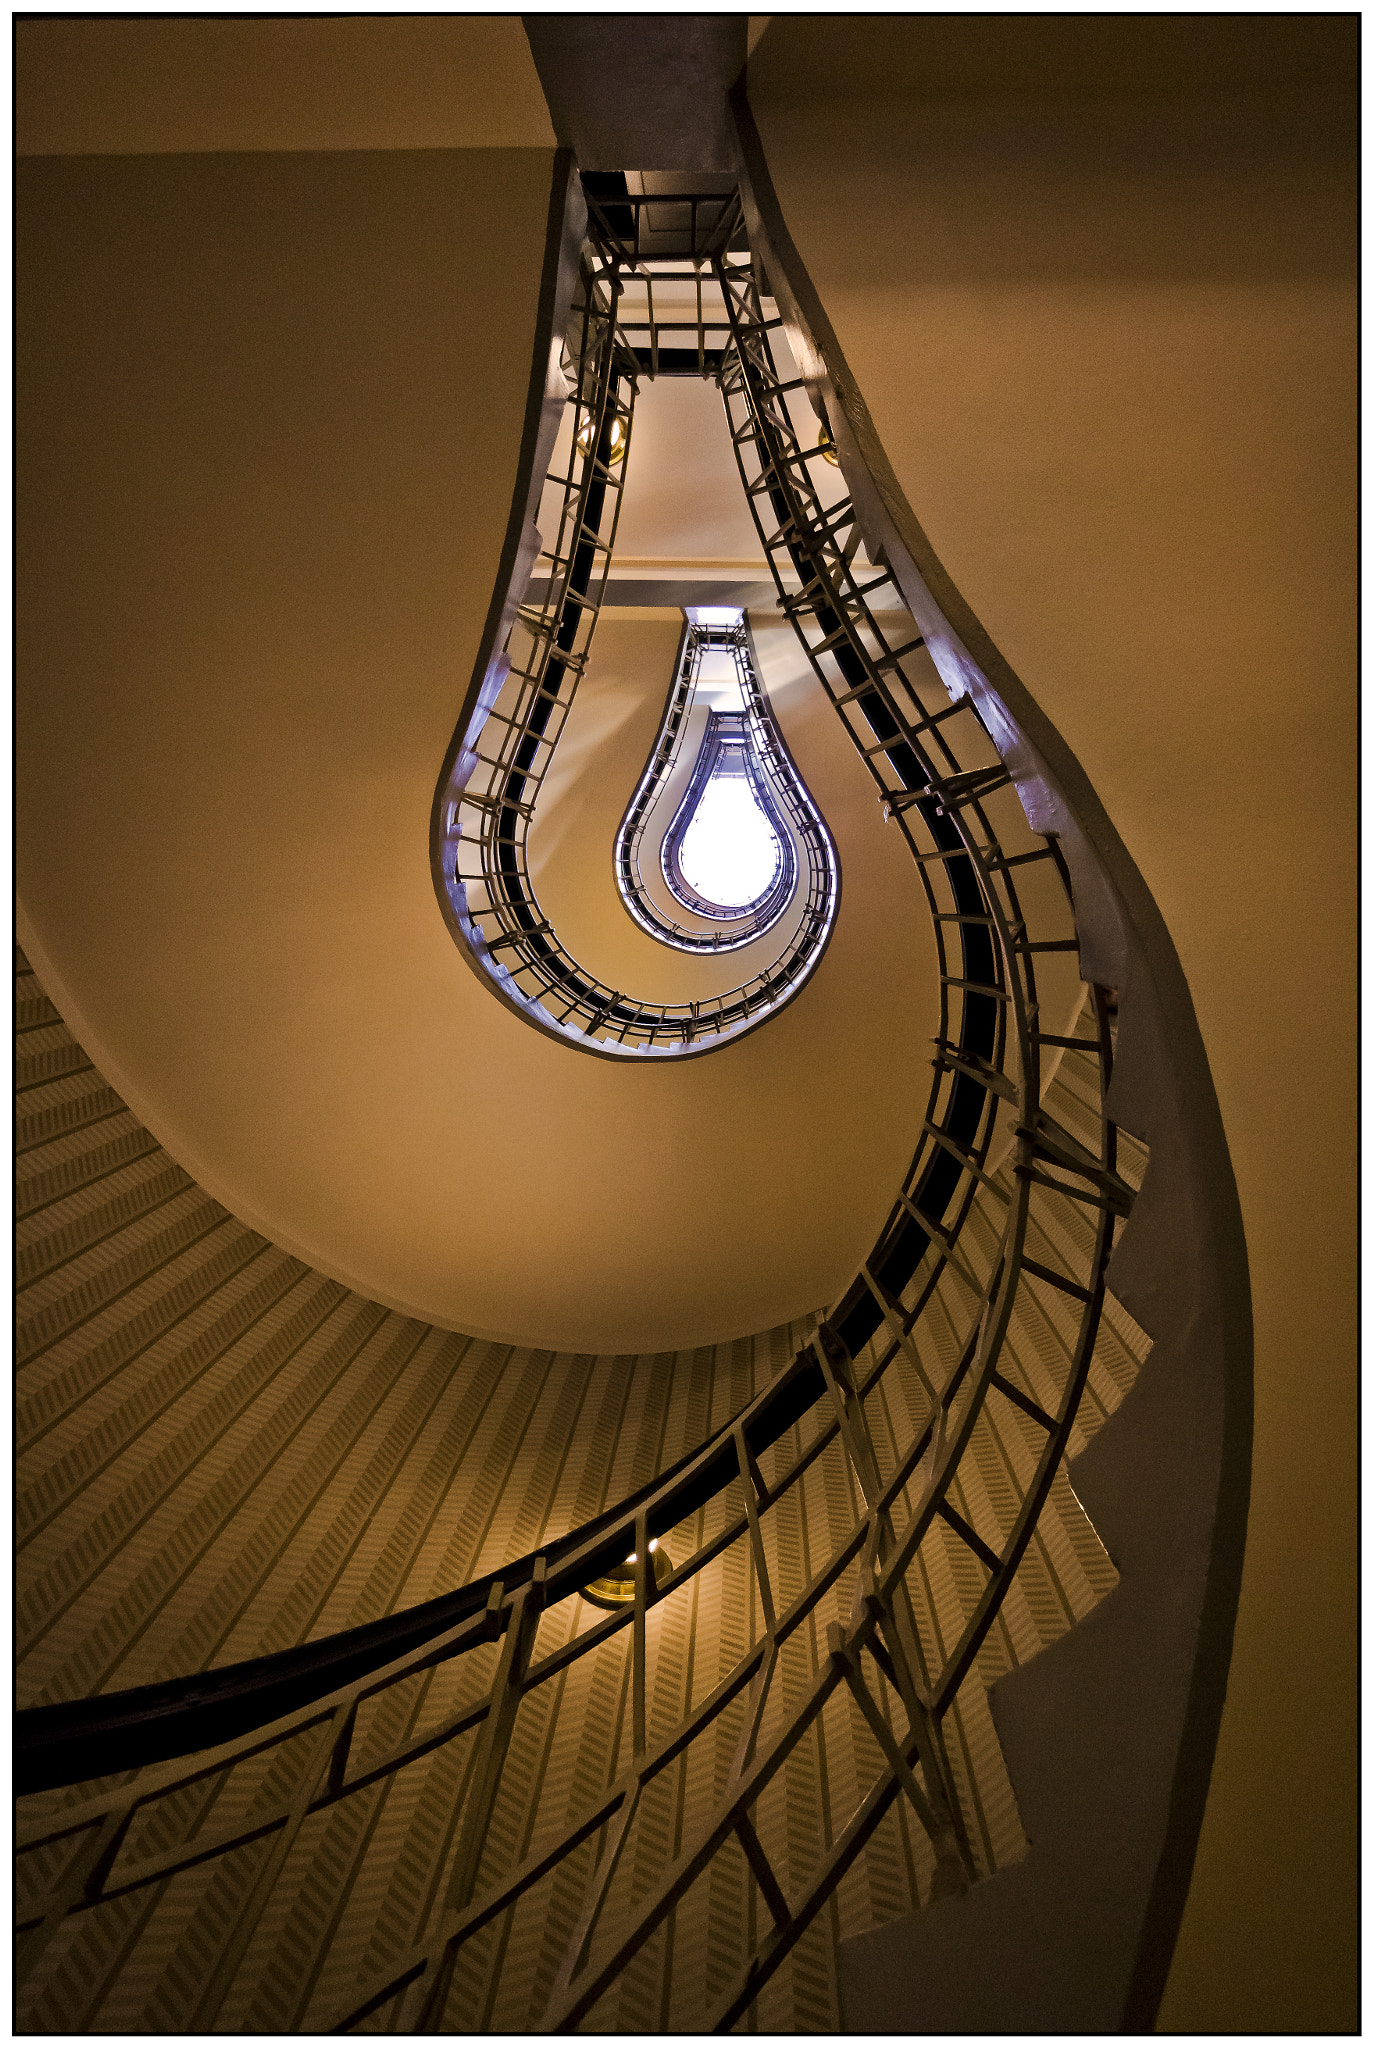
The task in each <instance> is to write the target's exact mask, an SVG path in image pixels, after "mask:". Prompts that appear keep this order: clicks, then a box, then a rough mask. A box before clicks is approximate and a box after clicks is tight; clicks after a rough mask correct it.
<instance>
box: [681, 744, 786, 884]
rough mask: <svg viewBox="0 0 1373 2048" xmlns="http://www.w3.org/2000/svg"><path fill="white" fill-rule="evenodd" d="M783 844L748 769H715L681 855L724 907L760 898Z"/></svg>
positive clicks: (687, 869)
mask: <svg viewBox="0 0 1373 2048" xmlns="http://www.w3.org/2000/svg"><path fill="white" fill-rule="evenodd" d="M781 858H782V848H781V846H780V844H779V843H778V839H777V834H776V833H775V832H774V831H773V829H772V826H771V825H770V824H769V822H768V820H767V818H766V817H765V815H764V813H763V812H762V810H761V809H760V808H759V805H758V799H757V798H756V797H755V796H754V794H753V791H752V789H751V788H750V787H749V783H748V778H747V777H746V776H743V775H712V776H711V778H710V781H709V782H708V783H707V784H706V786H705V789H704V791H703V792H702V795H701V800H700V802H699V803H698V804H697V806H696V815H695V817H694V818H693V819H692V821H691V823H690V825H689V826H688V827H687V830H686V834H685V836H684V838H683V840H682V850H681V853H680V855H679V859H680V861H681V869H682V874H683V875H684V876H685V878H686V880H687V881H688V882H689V883H690V884H691V886H692V888H693V889H695V890H696V891H697V893H698V894H699V895H701V896H704V897H705V898H706V899H707V901H708V902H711V903H718V904H719V905H720V907H721V909H728V910H743V909H746V908H747V906H748V905H749V904H750V903H756V902H757V901H758V898H759V897H760V896H761V895H762V894H763V892H764V891H765V890H766V888H767V886H768V884H769V883H770V882H771V880H772V878H773V876H774V875H775V874H776V873H777V869H778V865H779V863H780V861H781Z"/></svg>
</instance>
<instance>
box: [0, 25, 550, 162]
mask: <svg viewBox="0 0 1373 2048" xmlns="http://www.w3.org/2000/svg"><path fill="white" fill-rule="evenodd" d="M14 62H15V146H16V150H17V153H18V154H19V155H20V156H64V155H79V156H88V155H96V156H100V155H106V154H118V155H130V154H132V155H143V154H150V153H154V152H163V151H168V152H179V151H183V150H194V151H204V150H244V149H251V150H276V149H509V148H541V149H551V148H552V146H553V123H552V122H551V121H550V119H549V117H548V108H547V106H546V105H545V103H544V97H543V93H542V92H541V90H540V88H539V80H538V74H537V73H536V72H535V69H534V60H533V58H532V57H531V55H530V53H529V43H528V39H527V38H526V36H525V33H524V29H523V27H522V26H521V24H520V20H519V17H518V16H517V15H510V14H504V15H502V14H467V15H449V16H446V17H445V16H437V15H428V16H417V15H412V16H409V17H407V16H403V15H402V16H400V17H396V16H391V17H389V18H388V17H383V18H381V19H378V18H377V17H376V16H367V15H361V16H353V17H351V18H350V17H346V16H345V17H343V18H342V19H340V17H338V16H337V15H335V16H332V17H329V16H325V17H322V18H321V17H315V18H313V19H299V20H295V21H280V20H278V21H273V20H256V21H253V20H248V21H243V20H239V21H232V20H229V21H225V20H207V19H206V18H204V17H203V16H202V17H200V18H199V19H197V18H196V17H194V16H191V17H184V18H182V19H181V20H176V19H168V18H167V17H165V16H162V17H159V18H156V19H153V20H144V21H138V20H132V21H119V20H104V21H102V20H98V19H96V20H92V19H90V18H89V17H88V18H86V19H84V20H82V19H77V20H71V19H68V20H65V21H61V20H58V21H32V20H30V21H25V20H22V19H21V20H19V21H18V22H17V23H16V25H15V46H14Z"/></svg>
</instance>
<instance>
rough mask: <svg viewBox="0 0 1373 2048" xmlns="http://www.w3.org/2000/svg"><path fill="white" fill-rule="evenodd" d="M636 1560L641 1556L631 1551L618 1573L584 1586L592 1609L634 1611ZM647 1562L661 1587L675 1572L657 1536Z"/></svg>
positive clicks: (594, 1580)
mask: <svg viewBox="0 0 1373 2048" xmlns="http://www.w3.org/2000/svg"><path fill="white" fill-rule="evenodd" d="M637 1558H638V1552H637V1551H634V1550H631V1551H630V1553H629V1556H628V1557H627V1558H626V1559H625V1561H624V1563H623V1564H622V1565H621V1566H620V1569H619V1570H618V1571H617V1572H607V1573H606V1575H605V1577H604V1578H601V1579H593V1580H592V1581H591V1584H590V1585H589V1586H583V1587H582V1598H583V1600H589V1601H590V1602H591V1604H592V1606H593V1607H612V1608H613V1607H632V1606H633V1605H634V1566H635V1563H636V1561H637ZM648 1561H649V1564H650V1566H651V1567H652V1570H653V1582H654V1584H655V1585H656V1586H661V1585H662V1583H663V1580H664V1579H665V1578H667V1577H668V1576H669V1574H670V1573H671V1571H672V1559H671V1558H670V1557H669V1556H668V1554H667V1552H666V1551H665V1550H663V1549H661V1548H660V1547H659V1543H658V1539H657V1537H656V1536H651V1537H650V1538H649V1543H648Z"/></svg>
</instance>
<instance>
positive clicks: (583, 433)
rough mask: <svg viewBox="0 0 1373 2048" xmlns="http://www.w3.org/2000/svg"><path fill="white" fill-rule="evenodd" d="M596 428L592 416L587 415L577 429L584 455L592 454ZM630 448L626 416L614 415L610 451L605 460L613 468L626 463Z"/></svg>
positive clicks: (611, 422)
mask: <svg viewBox="0 0 1373 2048" xmlns="http://www.w3.org/2000/svg"><path fill="white" fill-rule="evenodd" d="M595 426H596V422H595V420H594V419H593V417H592V415H591V414H590V413H587V414H586V416H585V418H584V419H583V421H582V423H581V425H580V427H578V429H577V446H578V448H580V450H581V452H582V454H583V455H589V454H590V453H591V437H592V434H593V432H594V431H595ZM628 446H629V434H628V432H627V431H626V428H625V422H624V415H623V414H622V413H618V412H617V413H612V415H611V419H610V449H609V453H608V454H607V455H606V458H605V459H606V461H607V462H608V463H609V464H610V465H611V466H612V468H613V466H614V465H615V464H616V463H617V462H623V461H624V459H625V450H626V448H627V447H628Z"/></svg>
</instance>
